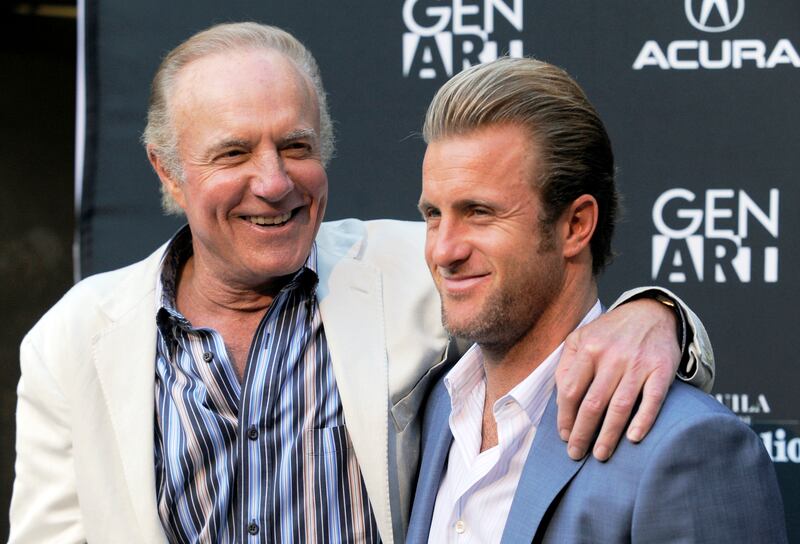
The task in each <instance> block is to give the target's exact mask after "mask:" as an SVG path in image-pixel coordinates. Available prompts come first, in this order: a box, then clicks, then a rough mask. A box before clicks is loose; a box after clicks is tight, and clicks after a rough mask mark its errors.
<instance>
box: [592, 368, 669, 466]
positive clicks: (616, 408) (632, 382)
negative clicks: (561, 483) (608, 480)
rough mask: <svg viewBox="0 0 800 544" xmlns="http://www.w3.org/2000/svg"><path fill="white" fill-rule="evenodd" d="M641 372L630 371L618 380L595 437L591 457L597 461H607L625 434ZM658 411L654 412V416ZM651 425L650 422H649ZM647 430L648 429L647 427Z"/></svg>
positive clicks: (641, 379)
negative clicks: (601, 424)
mask: <svg viewBox="0 0 800 544" xmlns="http://www.w3.org/2000/svg"><path fill="white" fill-rule="evenodd" d="M644 378H645V377H643V376H641V372H640V371H637V370H636V369H631V371H629V372H628V373H626V374H625V376H624V377H623V378H622V380H620V382H619V385H618V386H617V389H616V391H614V394H613V396H612V397H611V400H610V402H609V403H608V409H607V410H606V414H605V418H604V419H603V426H602V428H601V429H600V433H599V434H598V435H597V440H596V441H595V444H594V448H593V449H592V455H594V456H595V458H596V459H597V460H599V461H607V460H608V458H609V457H611V454H612V453H613V452H614V450H615V449H617V445H618V444H619V441H620V440H621V439H622V434H623V433H624V432H625V427H626V426H627V424H628V421H629V420H630V417H631V412H632V411H633V408H634V406H635V405H636V400H637V398H638V397H639V391H641V389H642V381H644ZM657 413H658V410H656V414H657ZM651 424H652V422H651ZM648 430H649V427H648Z"/></svg>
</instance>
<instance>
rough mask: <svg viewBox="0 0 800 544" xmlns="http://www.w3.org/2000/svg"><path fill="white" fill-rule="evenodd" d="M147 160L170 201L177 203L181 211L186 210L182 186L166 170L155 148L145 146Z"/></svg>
mask: <svg viewBox="0 0 800 544" xmlns="http://www.w3.org/2000/svg"><path fill="white" fill-rule="evenodd" d="M147 158H148V160H149V161H150V164H151V165H152V166H153V170H155V171H156V174H157V175H158V179H160V180H161V185H162V186H163V188H164V191H165V192H167V193H168V194H169V195H170V196H171V197H172V199H173V200H174V201H175V202H177V204H178V206H180V207H181V209H183V210H185V209H186V197H185V196H184V194H183V185H182V184H181V182H180V181H179V180H178V179H176V178H175V175H173V174H172V173H171V172H170V171H169V170H167V168H166V167H165V166H164V161H162V160H161V157H160V156H159V154H158V153H157V152H156V149H155V147H153V146H152V145H148V146H147Z"/></svg>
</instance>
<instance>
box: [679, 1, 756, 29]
mask: <svg viewBox="0 0 800 544" xmlns="http://www.w3.org/2000/svg"><path fill="white" fill-rule="evenodd" d="M697 4H700V12H699V13H697V12H696V11H695V9H694V8H695V6H696V5H697ZM733 4H734V0H702V1H701V2H700V1H698V0H685V2H684V8H685V10H686V18H687V19H689V22H690V23H692V26H693V27H695V28H696V29H698V30H702V31H704V32H725V31H726V30H730V29H732V28H733V27H735V26H736V25H738V24H739V21H741V20H742V16H743V15H744V0H735V5H736V13H732V12H731V8H732V7H733Z"/></svg>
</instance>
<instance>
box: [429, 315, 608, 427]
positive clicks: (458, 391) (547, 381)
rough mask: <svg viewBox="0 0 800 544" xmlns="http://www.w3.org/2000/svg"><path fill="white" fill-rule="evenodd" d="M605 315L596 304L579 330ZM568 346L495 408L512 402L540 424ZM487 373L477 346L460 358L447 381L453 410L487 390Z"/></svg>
mask: <svg viewBox="0 0 800 544" xmlns="http://www.w3.org/2000/svg"><path fill="white" fill-rule="evenodd" d="M602 313H603V308H602V305H601V304H600V301H599V300H597V301H595V303H594V305H593V306H592V308H591V309H590V310H589V311H588V312H587V313H586V315H585V316H584V317H583V319H582V320H581V322H580V323H579V324H578V326H577V327H576V329H578V328H580V327H583V326H584V325H586V324H588V323H590V322H592V321H594V320H595V319H597V318H598V317H600V315H601V314H602ZM563 350H564V343H563V342H562V343H561V344H559V345H558V347H557V348H556V349H554V350H553V351H552V352H551V353H550V355H548V356H547V357H546V358H545V359H544V361H542V362H541V363H540V364H539V365H538V366H537V367H536V369H535V370H534V371H533V372H531V373H530V374H528V376H527V377H526V378H525V379H524V380H522V381H521V382H520V383H518V384H517V385H515V386H514V388H513V389H511V391H509V392H508V393H506V394H505V395H504V396H502V397H501V398H499V399H498V400H497V402H496V403H495V406H501V405H502V404H504V403H506V402H507V401H508V400H512V401H514V402H516V403H517V404H519V406H520V407H521V408H522V409H523V410H524V411H525V412H526V413H527V414H528V417H529V418H530V420H531V423H532V424H533V425H538V424H539V421H540V420H541V419H542V414H544V409H545V407H546V406H547V401H548V399H549V398H550V394H551V393H552V391H553V387H554V386H555V371H556V366H557V365H558V361H559V359H560V358H561V353H562V352H563ZM485 382H486V374H485V373H484V369H483V354H482V353H481V349H480V347H479V346H478V345H477V344H475V345H473V346H472V347H471V348H470V349H469V350H467V352H466V353H465V354H464V355H463V356H462V357H461V359H459V361H458V362H457V363H456V364H455V366H454V367H453V368H452V370H450V372H448V373H447V375H446V376H445V378H444V385H445V388H446V389H447V392H448V394H449V395H450V403H451V407H452V411H453V412H455V411H456V410H458V409H459V408H460V407H461V406H462V405H463V404H464V403H465V402H466V400H467V398H469V396H470V395H471V394H472V393H473V392H474V391H475V390H476V388H478V387H480V388H484V387H485Z"/></svg>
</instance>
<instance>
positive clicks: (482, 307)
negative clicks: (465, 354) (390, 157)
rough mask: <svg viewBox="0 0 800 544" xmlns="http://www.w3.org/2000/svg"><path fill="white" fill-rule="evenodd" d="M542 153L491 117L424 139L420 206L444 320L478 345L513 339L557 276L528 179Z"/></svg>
mask: <svg viewBox="0 0 800 544" xmlns="http://www.w3.org/2000/svg"><path fill="white" fill-rule="evenodd" d="M540 168H541V159H540V158H539V154H538V150H537V148H536V146H535V144H534V143H533V142H532V141H531V138H530V136H529V135H528V133H527V132H526V131H525V130H524V129H522V128H520V127H519V126H516V125H490V126H488V127H485V128H481V129H478V130H475V131H472V132H469V133H467V134H465V135H459V136H447V137H444V138H442V139H439V140H434V141H433V142H431V143H430V145H429V146H428V149H427V151H426V153H425V160H424V163H423V167H422V179H423V182H422V196H421V198H420V211H421V212H422V215H423V217H424V219H425V221H426V223H427V238H426V244H425V258H426V261H427V263H428V267H429V268H430V271H431V275H432V276H433V279H434V282H435V283H436V287H437V288H438V290H439V293H440V294H441V298H442V314H443V317H442V319H443V323H444V326H445V328H447V330H448V331H449V332H450V333H451V334H453V335H455V336H460V337H463V338H467V339H469V340H471V341H473V342H478V343H479V344H481V345H482V347H496V348H504V347H508V346H511V345H513V344H514V343H515V342H517V341H518V340H519V339H520V338H521V337H522V336H523V335H525V334H527V333H528V332H529V331H531V330H532V328H533V327H534V326H535V325H536V323H537V321H538V320H539V318H540V317H541V315H542V313H543V312H544V311H545V310H546V309H547V307H548V305H550V304H551V302H552V301H553V300H554V298H555V297H557V296H558V293H559V292H560V290H561V288H562V285H563V281H564V263H563V259H562V258H561V257H560V247H559V246H560V242H559V240H558V237H555V236H553V235H552V233H551V231H550V229H543V228H542V224H541V222H540V217H542V216H543V215H544V214H543V213H542V208H541V202H540V199H539V196H538V194H537V192H536V191H535V190H534V189H533V188H532V182H533V180H534V179H536V175H537V173H538V172H539V170H540Z"/></svg>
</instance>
